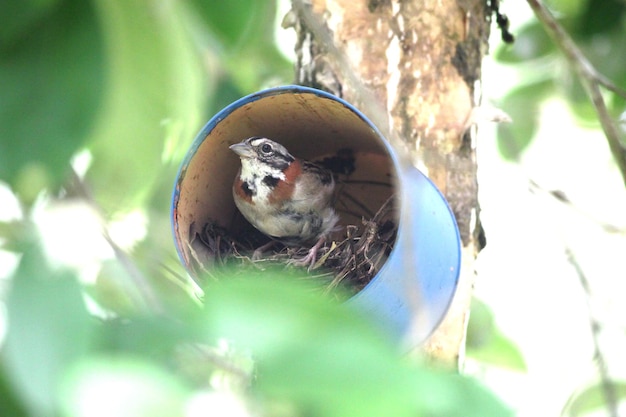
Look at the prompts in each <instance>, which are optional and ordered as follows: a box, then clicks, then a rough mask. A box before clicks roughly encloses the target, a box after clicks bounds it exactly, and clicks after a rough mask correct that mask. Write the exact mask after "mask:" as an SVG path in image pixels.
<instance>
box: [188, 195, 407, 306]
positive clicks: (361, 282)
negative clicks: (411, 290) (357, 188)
mask: <svg viewBox="0 0 626 417" xmlns="http://www.w3.org/2000/svg"><path fill="white" fill-rule="evenodd" d="M392 201H393V197H390V198H389V199H388V200H387V201H386V202H385V204H383V206H382V207H381V208H380V209H379V210H378V212H377V213H376V214H375V215H374V216H373V217H372V218H371V219H365V218H363V219H362V220H361V224H358V225H348V226H346V227H345V229H344V230H343V233H342V236H341V237H340V238H339V239H333V240H329V241H328V242H326V243H325V244H324V245H323V246H322V247H321V248H320V249H319V251H318V256H317V262H316V263H315V264H314V265H313V266H312V267H310V268H308V269H307V268H306V267H303V266H297V265H296V263H295V262H294V260H295V259H300V258H302V257H304V256H306V254H307V253H308V251H309V249H310V247H309V246H300V247H297V246H285V245H282V244H280V243H277V244H276V245H275V248H274V249H273V250H271V251H268V252H265V253H263V254H262V257H261V258H259V259H256V257H255V256H253V255H254V253H255V250H256V249H257V248H259V247H260V246H262V245H264V244H266V243H267V242H268V238H267V237H266V236H264V235H263V234H261V233H260V232H258V231H257V230H256V229H253V228H250V229H246V230H244V231H242V232H240V233H237V234H236V235H233V234H232V233H231V232H229V231H228V230H226V229H225V228H223V227H221V226H219V225H217V224H216V223H214V222H209V223H207V224H205V225H204V227H203V228H202V230H201V231H199V232H196V233H195V234H194V235H193V236H191V239H190V242H189V249H190V253H191V255H192V257H193V260H194V262H193V263H194V265H193V267H194V270H195V272H197V273H198V274H199V275H200V274H201V275H204V276H207V277H208V278H209V279H215V280H217V279H221V278H222V277H223V276H224V275H225V271H228V272H227V273H228V274H230V275H232V274H233V271H236V273H237V274H244V273H245V271H247V270H248V268H258V269H266V268H268V267H279V268H283V269H298V270H301V271H303V272H304V273H306V276H307V277H308V278H310V279H314V280H316V281H317V282H318V283H319V287H320V288H322V289H323V290H324V291H325V292H330V291H333V290H334V289H336V288H342V289H344V290H347V294H348V295H351V294H355V293H357V292H358V291H360V290H361V289H362V288H363V287H365V285H367V284H368V283H369V282H370V281H371V279H372V278H373V277H374V276H375V275H376V274H377V273H378V271H379V270H380V268H381V267H382V265H383V264H384V263H385V261H386V260H387V258H388V256H389V254H390V253H391V250H392V249H393V245H394V242H395V239H396V233H397V230H398V226H397V222H396V221H395V218H394V215H393V204H392ZM233 266H235V267H236V268H232V267H233ZM226 267H230V268H228V269H226ZM344 292H345V291H344Z"/></svg>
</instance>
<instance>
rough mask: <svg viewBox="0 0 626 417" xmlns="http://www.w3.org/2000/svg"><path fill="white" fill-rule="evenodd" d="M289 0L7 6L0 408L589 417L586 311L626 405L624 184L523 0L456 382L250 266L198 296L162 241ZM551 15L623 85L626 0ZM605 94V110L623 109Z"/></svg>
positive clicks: (484, 172)
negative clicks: (183, 166)
mask: <svg viewBox="0 0 626 417" xmlns="http://www.w3.org/2000/svg"><path fill="white" fill-rule="evenodd" d="M285 3H286V2H279V3H278V4H276V3H274V2H270V1H266V2H262V1H254V0H237V1H229V2H213V1H202V0H187V1H170V0H136V1H108V0H91V1H83V0H21V1H20V0H5V1H4V2H2V3H1V4H0V20H1V23H2V24H0V244H1V245H2V246H1V248H2V249H1V250H0V277H2V281H0V282H1V287H0V290H1V291H2V293H1V295H2V299H3V300H4V309H3V310H2V311H3V314H2V330H3V335H4V338H3V345H2V346H3V347H2V355H1V357H0V358H1V362H0V414H1V415H13V416H48V415H49V416H55V415H63V416H86V415H89V416H97V415H119V416H131V415H132V416H137V415H150V416H159V415H164V416H165V415H167V416H176V415H181V416H183V415H184V416H193V415H205V414H207V413H217V412H220V413H222V415H234V416H236V415H251V414H253V415H257V414H267V415H285V416H290V415H301V414H307V415H324V416H328V415H337V416H347V415H359V416H364V415H376V416H378V415H442V416H443V415H446V416H447V415H464V416H467V415H477V416H478V415H480V416H490V415H494V416H496V415H497V416H500V415H506V414H507V413H508V412H509V411H507V410H514V412H515V413H516V414H518V415H558V414H563V415H586V414H589V413H591V412H598V410H602V409H603V408H604V407H605V405H604V395H605V394H606V392H605V390H603V389H600V388H599V387H600V385H599V383H598V381H599V375H598V372H597V366H596V364H597V363H595V362H594V357H595V358H596V360H597V355H596V353H597V352H595V351H594V345H593V343H592V341H593V337H592V336H593V334H592V332H591V330H590V328H591V326H590V319H591V320H592V321H593V322H594V323H600V324H601V326H600V330H599V338H600V347H601V353H602V358H603V359H604V360H605V361H606V363H607V367H608V368H609V370H610V376H611V378H612V379H613V388H614V391H615V394H616V397H617V398H618V399H619V398H624V396H625V395H626V382H624V381H626V366H625V365H626V363H625V362H624V360H623V358H622V357H623V354H622V352H624V351H626V343H625V340H624V339H626V338H625V337H624V336H625V333H626V322H625V319H624V318H625V317H626V311H624V307H623V306H622V305H623V303H621V302H620V301H621V300H620V299H619V297H620V294H624V293H626V292H625V291H624V283H623V281H624V269H623V266H622V265H621V264H620V262H619V261H620V259H621V258H622V257H623V254H624V253H626V237H625V235H626V233H625V230H626V221H625V219H624V215H623V213H625V212H626V197H625V193H624V186H623V184H622V183H621V182H620V176H619V173H618V171H617V168H616V166H615V164H614V163H613V162H612V160H611V157H610V154H609V152H608V149H607V146H606V143H605V140H604V138H603V136H602V134H601V132H600V130H599V129H598V123H597V121H596V118H595V114H594V111H593V108H592V107H591V106H590V104H589V102H588V100H587V99H586V96H585V94H584V91H583V90H582V88H581V86H580V84H579V83H578V82H577V80H576V78H575V76H574V75H573V73H572V71H571V69H570V68H568V66H567V64H566V63H565V62H564V60H563V59H562V58H561V56H560V55H559V53H558V51H557V50H556V48H555V47H554V45H553V44H552V42H551V41H550V40H549V39H548V38H547V36H546V34H545V32H544V31H543V29H542V28H541V27H540V25H539V24H538V23H537V22H536V21H535V20H534V19H533V18H532V15H531V14H530V11H529V9H528V7H527V6H526V5H525V4H524V3H522V2H518V3H511V4H509V2H506V3H505V4H504V5H503V11H504V12H505V13H507V14H508V15H509V18H510V20H511V22H512V29H513V31H514V33H515V34H516V36H517V41H516V43H515V44H514V45H513V46H506V45H503V44H502V43H501V42H500V40H499V39H497V36H493V37H492V38H493V39H492V44H493V45H492V53H491V55H490V56H489V57H487V59H486V60H485V68H484V77H483V83H484V93H485V101H486V102H489V103H491V104H492V105H494V106H497V107H500V108H502V109H503V110H504V111H506V112H507V113H508V114H509V115H510V116H512V118H513V119H514V122H513V123H511V124H506V125H499V126H497V127H494V126H481V132H482V134H481V139H480V144H479V145H480V147H479V153H480V154H479V158H480V160H479V166H480V173H479V180H480V184H481V204H482V209H483V212H482V213H483V214H482V217H483V222H484V224H485V227H486V231H487V238H488V246H487V248H486V249H485V250H484V251H483V253H482V254H481V255H480V258H479V262H478V272H479V280H478V283H477V288H476V295H477V299H476V302H475V305H474V307H473V310H472V319H471V323H470V329H469V334H468V360H467V361H466V369H465V371H466V372H465V373H466V375H469V377H468V376H464V377H459V376H456V375H450V374H449V373H447V372H444V371H440V370H436V369H432V367H429V366H427V365H425V364H421V363H420V362H419V360H418V361H416V362H413V361H411V362H409V361H407V360H406V359H403V358H399V357H398V356H397V355H396V353H395V351H394V349H393V347H392V346H388V345H387V344H385V343H383V342H381V341H380V340H381V335H380V334H379V333H378V332H377V330H376V329H372V328H370V327H369V325H368V323H366V322H363V319H362V318H359V317H355V316H354V315H353V314H351V313H350V312H349V311H346V310H345V309H344V307H342V306H337V305H334V304H332V303H330V302H329V301H327V300H324V299H320V298H319V297H317V296H315V295H314V294H311V291H310V290H309V289H307V288H306V285H304V284H303V283H302V282H301V281H298V280H295V282H294V280H293V279H290V280H285V279H281V277H279V276H277V277H275V278H272V279H267V278H265V279H261V278H260V277H251V278H252V280H250V281H244V282H240V281H233V282H232V283H229V284H228V285H223V286H219V287H216V288H211V289H210V291H207V292H206V299H204V300H202V302H200V301H199V298H198V295H197V293H198V291H197V289H196V288H194V287H193V286H191V285H190V283H189V282H188V281H187V280H186V279H184V272H183V271H182V267H181V266H180V264H179V262H178V259H177V256H176V254H175V252H174V249H173V245H172V238H171V235H170V226H169V207H170V195H171V189H172V185H173V181H174V178H175V176H176V172H177V169H178V166H179V164H180V161H181V159H182V157H183V156H184V153H185V152H186V149H187V147H188V146H189V144H190V142H191V140H192V139H193V137H194V136H195V134H196V132H197V131H198V130H199V129H200V127H201V126H202V125H203V124H204V123H205V122H206V121H207V120H208V119H209V118H210V117H211V116H212V115H213V114H214V113H215V112H216V111H218V110H219V109H221V108H222V107H223V106H225V105H226V104H228V103H230V102H232V101H233V100H235V99H237V98H239V97H241V96H242V95H245V94H247V93H250V92H253V91H257V90H259V89H261V88H264V87H268V86H273V85H279V84H287V83H290V82H291V81H292V74H293V70H292V64H291V62H290V60H291V59H292V58H293V57H292V52H291V48H292V46H290V45H289V40H287V41H285V39H289V35H290V34H289V33H286V31H284V30H280V29H278V27H279V22H280V20H281V18H282V15H284V12H285V7H286V5H285ZM549 4H550V6H551V7H553V10H555V12H557V13H558V16H559V18H560V22H561V23H562V24H563V25H564V27H565V28H566V29H567V30H568V31H569V32H570V33H571V34H572V35H573V37H574V39H575V40H576V42H577V43H578V44H579V46H581V47H582V48H583V50H584V51H585V53H586V54H587V56H588V57H589V58H590V59H591V61H592V62H593V63H594V64H595V65H596V66H597V67H598V69H599V70H600V71H601V72H602V73H603V74H605V75H606V76H607V77H609V78H611V79H612V80H614V81H615V82H616V83H617V84H618V85H621V86H624V85H626V60H625V59H616V58H617V57H624V56H626V51H625V50H624V48H626V46H625V45H626V44H625V43H624V42H623V39H624V35H625V34H626V26H625V25H626V18H625V16H626V13H625V12H626V4H625V3H624V2H623V1H620V0H610V1H609V0H606V1H603V2H594V1H593V0H575V1H568V0H554V1H551V2H550V3H549ZM599 22H601V23H599ZM277 34H278V35H277ZM286 37H287V38H286ZM607 97H608V98H609V102H610V110H611V112H612V114H613V116H614V117H615V118H616V119H618V118H619V117H620V115H622V114H623V112H624V104H625V103H624V100H623V99H622V98H618V97H616V96H614V95H608V96H607ZM70 167H72V168H71V169H70ZM556 191H558V193H557V192H556ZM555 195H557V196H567V200H565V199H563V198H561V199H556V198H554V196H555ZM103 232H104V233H103ZM565 248H567V249H568V250H567V251H566V250H565ZM568 254H569V255H572V256H570V257H568ZM572 259H574V260H575V261H576V263H577V264H579V265H580V266H581V267H582V270H583V271H584V272H585V274H586V276H587V279H588V280H589V282H590V284H591V285H590V289H588V290H586V291H585V289H584V288H583V287H582V285H581V282H580V279H579V276H578V274H577V272H576V270H575V268H573V266H572V262H571V260H572ZM277 275H279V274H277ZM277 288H278V290H277ZM204 306H206V307H204ZM285 317H291V318H292V320H291V321H288V322H286V321H285V320H284V318H285ZM260 318H262V320H261V319H260ZM225 340H229V342H228V343H227V342H226V341H225ZM251 352H253V353H254V354H253V355H252V353H251ZM417 393H419V394H417Z"/></svg>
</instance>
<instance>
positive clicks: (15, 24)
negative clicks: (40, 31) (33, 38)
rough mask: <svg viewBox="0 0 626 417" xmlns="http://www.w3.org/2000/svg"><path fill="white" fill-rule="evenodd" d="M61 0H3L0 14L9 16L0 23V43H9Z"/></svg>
mask: <svg viewBox="0 0 626 417" xmlns="http://www.w3.org/2000/svg"><path fill="white" fill-rule="evenodd" d="M60 1H61V0H4V1H2V2H1V3H0V16H4V17H6V16H10V17H11V18H10V19H4V20H3V21H2V24H1V25H0V45H3V46H4V45H9V44H10V43H12V42H14V41H16V40H17V39H19V38H20V37H22V36H24V35H25V34H26V32H28V31H29V30H33V29H36V25H37V24H38V23H40V22H41V20H43V19H44V18H46V17H48V16H49V15H50V12H51V11H52V10H53V8H54V7H56V6H57V5H58V4H59V3H60Z"/></svg>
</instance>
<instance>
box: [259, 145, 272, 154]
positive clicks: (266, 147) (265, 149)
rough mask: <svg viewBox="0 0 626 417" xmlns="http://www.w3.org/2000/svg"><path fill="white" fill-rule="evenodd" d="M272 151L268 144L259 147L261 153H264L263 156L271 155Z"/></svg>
mask: <svg viewBox="0 0 626 417" xmlns="http://www.w3.org/2000/svg"><path fill="white" fill-rule="evenodd" d="M272 150H273V149H272V145H270V144H269V143H264V144H263V145H262V146H261V152H263V153H264V154H266V155H269V154H271V153H272Z"/></svg>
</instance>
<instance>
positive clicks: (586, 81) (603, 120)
mask: <svg viewBox="0 0 626 417" xmlns="http://www.w3.org/2000/svg"><path fill="white" fill-rule="evenodd" d="M527 1H528V4H529V5H530V7H531V8H532V9H533V12H534V13H535V16H537V19H539V21H540V22H541V23H542V24H543V27H544V29H545V30H546V31H547V32H548V34H549V35H550V37H552V40H554V42H555V43H556V45H557V47H558V48H559V49H561V52H562V53H563V55H565V58H566V59H567V61H568V62H569V64H570V65H571V66H572V68H574V70H575V71H576V73H577V74H578V77H579V78H580V81H581V83H582V84H583V85H584V86H585V88H586V89H587V94H588V95H589V98H590V100H591V102H592V104H593V106H594V108H595V110H596V113H597V114H598V120H599V121H600V125H601V126H602V130H603V131H604V135H605V136H606V139H607V141H608V143H609V148H610V149H611V153H612V154H613V158H614V159H615V162H617V166H618V167H619V170H620V172H621V174H622V180H623V181H624V185H626V146H624V145H623V144H622V141H621V139H620V131H619V129H618V128H617V126H616V124H615V123H614V121H613V119H612V118H611V116H610V115H609V112H608V109H607V106H606V103H605V101H604V97H603V96H602V93H601V91H600V86H603V87H604V88H606V89H608V90H609V91H612V92H614V93H615V94H617V95H619V96H621V97H623V98H625V99H626V91H625V90H623V89H622V88H620V87H618V86H616V85H615V84H613V83H612V82H611V81H610V80H608V79H607V78H606V77H604V76H603V75H602V74H600V73H599V72H598V71H597V70H596V69H595V68H594V67H593V65H592V64H591V63H590V62H589V60H588V59H587V58H586V57H585V55H584V54H583V53H582V51H581V50H580V49H579V48H578V47H577V46H576V44H575V43H574V41H573V40H572V38H571V37H570V36H569V35H568V34H567V32H565V30H563V28H562V27H561V26H560V25H559V24H558V22H557V21H556V20H555V19H554V16H552V14H551V13H550V11H548V9H547V8H546V7H545V6H544V5H543V3H542V2H541V1H540V0H527Z"/></svg>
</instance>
